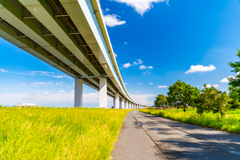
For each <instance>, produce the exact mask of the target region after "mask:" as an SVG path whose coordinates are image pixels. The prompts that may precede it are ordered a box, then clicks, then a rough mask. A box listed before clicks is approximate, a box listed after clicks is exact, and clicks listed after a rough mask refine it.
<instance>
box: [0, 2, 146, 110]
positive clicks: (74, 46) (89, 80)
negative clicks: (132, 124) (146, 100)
mask: <svg viewBox="0 0 240 160" xmlns="http://www.w3.org/2000/svg"><path fill="white" fill-rule="evenodd" d="M0 37H2V38H4V39H5V40H7V41H9V42H11V43H12V44H14V45H16V46H18V47H19V48H21V49H23V50H25V51H26V52H28V53H30V54H32V55H33V56H35V57H37V58H39V59H41V60H42V61H44V62H46V63H48V64H49V65H51V66H53V67H55V68H57V69H59V70H60V71H62V72H64V73H66V74H67V75H69V76H71V77H72V78H74V79H75V101H74V105H75V107H78V106H82V101H83V97H82V96H83V83H84V84H86V85H88V86H90V87H91V88H93V89H95V90H98V91H99V95H100V96H99V107H102V108H107V95H108V96H111V97H112V98H114V106H115V108H124V109H125V108H126V109H128V108H129V109H130V108H131V109H134V108H136V109H137V108H141V107H143V106H145V105H143V104H138V103H137V102H135V101H134V100H133V99H132V98H131V97H130V95H129V94H128V92H127V90H126V88H125V86H124V83H123V80H122V78H121V75H120V72H119V69H118V66H117V63H116V59H115V57H114V53H113V50H112V46H111V42H110V39H109V36H108V33H107V29H106V26H105V24H104V21H103V16H102V12H101V9H100V6H99V4H98V1H97V0H0Z"/></svg>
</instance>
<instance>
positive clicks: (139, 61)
mask: <svg viewBox="0 0 240 160" xmlns="http://www.w3.org/2000/svg"><path fill="white" fill-rule="evenodd" d="M142 63H143V61H142V60H141V59H138V60H137V62H133V64H134V66H136V65H139V64H142Z"/></svg>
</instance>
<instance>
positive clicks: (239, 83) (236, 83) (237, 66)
mask: <svg viewBox="0 0 240 160" xmlns="http://www.w3.org/2000/svg"><path fill="white" fill-rule="evenodd" d="M237 50H238V53H237V54H236V55H237V56H238V57H239V58H240V49H237ZM228 64H229V65H230V67H232V68H233V70H232V71H231V72H235V73H239V72H240V61H238V62H235V63H233V62H230V63H228ZM228 79H229V81H230V82H229V85H231V86H233V87H240V74H237V76H236V77H230V78H228Z"/></svg>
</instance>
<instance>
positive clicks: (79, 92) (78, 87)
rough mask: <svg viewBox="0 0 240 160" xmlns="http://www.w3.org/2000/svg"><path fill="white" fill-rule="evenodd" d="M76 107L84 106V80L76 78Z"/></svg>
mask: <svg viewBox="0 0 240 160" xmlns="http://www.w3.org/2000/svg"><path fill="white" fill-rule="evenodd" d="M74 94H75V95H74V107H80V106H82V99H83V80H82V79H75V93H74Z"/></svg>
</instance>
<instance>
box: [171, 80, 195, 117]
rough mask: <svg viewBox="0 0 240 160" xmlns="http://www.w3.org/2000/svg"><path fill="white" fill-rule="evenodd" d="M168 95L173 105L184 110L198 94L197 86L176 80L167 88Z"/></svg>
mask: <svg viewBox="0 0 240 160" xmlns="http://www.w3.org/2000/svg"><path fill="white" fill-rule="evenodd" d="M168 89H169V92H168V93H167V94H168V97H169V99H171V100H172V103H173V104H174V106H175V107H177V108H180V107H183V110H184V112H186V108H187V107H188V105H191V104H193V100H194V97H196V96H197V95H198V94H199V90H198V89H197V87H195V88H194V87H192V86H191V85H190V84H186V83H185V82H182V81H180V80H178V81H177V82H175V83H174V84H173V85H171V86H170V87H169V88H168Z"/></svg>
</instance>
